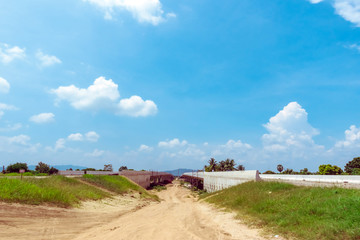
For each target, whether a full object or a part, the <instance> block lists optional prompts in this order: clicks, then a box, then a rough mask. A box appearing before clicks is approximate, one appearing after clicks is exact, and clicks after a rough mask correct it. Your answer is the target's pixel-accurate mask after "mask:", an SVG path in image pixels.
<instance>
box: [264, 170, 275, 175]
mask: <svg viewBox="0 0 360 240" xmlns="http://www.w3.org/2000/svg"><path fill="white" fill-rule="evenodd" d="M263 174H275V172H273V171H271V170H267V171H266V172H263Z"/></svg>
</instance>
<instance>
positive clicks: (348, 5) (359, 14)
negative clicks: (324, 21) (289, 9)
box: [308, 0, 360, 27]
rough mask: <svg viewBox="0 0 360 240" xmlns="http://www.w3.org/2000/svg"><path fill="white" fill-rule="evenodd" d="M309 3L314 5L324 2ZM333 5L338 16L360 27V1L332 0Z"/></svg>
mask: <svg viewBox="0 0 360 240" xmlns="http://www.w3.org/2000/svg"><path fill="white" fill-rule="evenodd" d="M308 1H309V2H310V3H313V4H317V3H320V2H323V0H308ZM332 5H333V7H334V8H335V13H336V14H338V15H340V16H341V17H342V18H344V19H345V20H347V21H349V22H351V23H353V24H355V26H357V27H360V0H332Z"/></svg>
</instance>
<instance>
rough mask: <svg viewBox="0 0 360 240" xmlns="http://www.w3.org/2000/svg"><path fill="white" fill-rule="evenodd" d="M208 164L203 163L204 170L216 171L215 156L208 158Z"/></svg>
mask: <svg viewBox="0 0 360 240" xmlns="http://www.w3.org/2000/svg"><path fill="white" fill-rule="evenodd" d="M208 163H209V165H205V171H206V172H214V171H217V168H218V166H217V162H216V161H215V158H210V160H209V161H208Z"/></svg>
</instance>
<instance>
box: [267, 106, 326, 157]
mask: <svg viewBox="0 0 360 240" xmlns="http://www.w3.org/2000/svg"><path fill="white" fill-rule="evenodd" d="M307 116H308V114H307V112H306V111H305V109H303V108H302V107H301V106H300V104H298V103H297V102H290V103H289V104H288V105H287V106H285V107H284V108H283V110H281V111H280V112H279V113H277V114H276V115H275V116H274V117H272V118H270V120H269V122H268V123H267V124H265V125H264V127H265V128H266V129H267V130H268V131H269V133H267V134H264V135H263V136H262V139H263V142H264V145H265V148H266V149H267V150H272V151H279V150H286V149H288V148H289V147H305V146H312V145H314V141H313V139H312V137H313V136H315V135H317V134H319V131H318V130H317V129H315V128H313V127H312V126H311V125H310V124H309V123H308V118H307Z"/></svg>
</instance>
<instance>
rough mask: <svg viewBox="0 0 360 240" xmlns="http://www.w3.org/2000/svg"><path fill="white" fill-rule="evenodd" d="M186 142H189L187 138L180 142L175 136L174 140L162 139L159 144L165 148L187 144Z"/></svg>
mask: <svg viewBox="0 0 360 240" xmlns="http://www.w3.org/2000/svg"><path fill="white" fill-rule="evenodd" d="M186 144H188V142H187V141H186V140H183V141H181V142H180V140H179V139H178V138H174V139H173V140H169V141H161V142H159V143H158V146H159V147H165V148H173V147H181V146H185V145H186Z"/></svg>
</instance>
